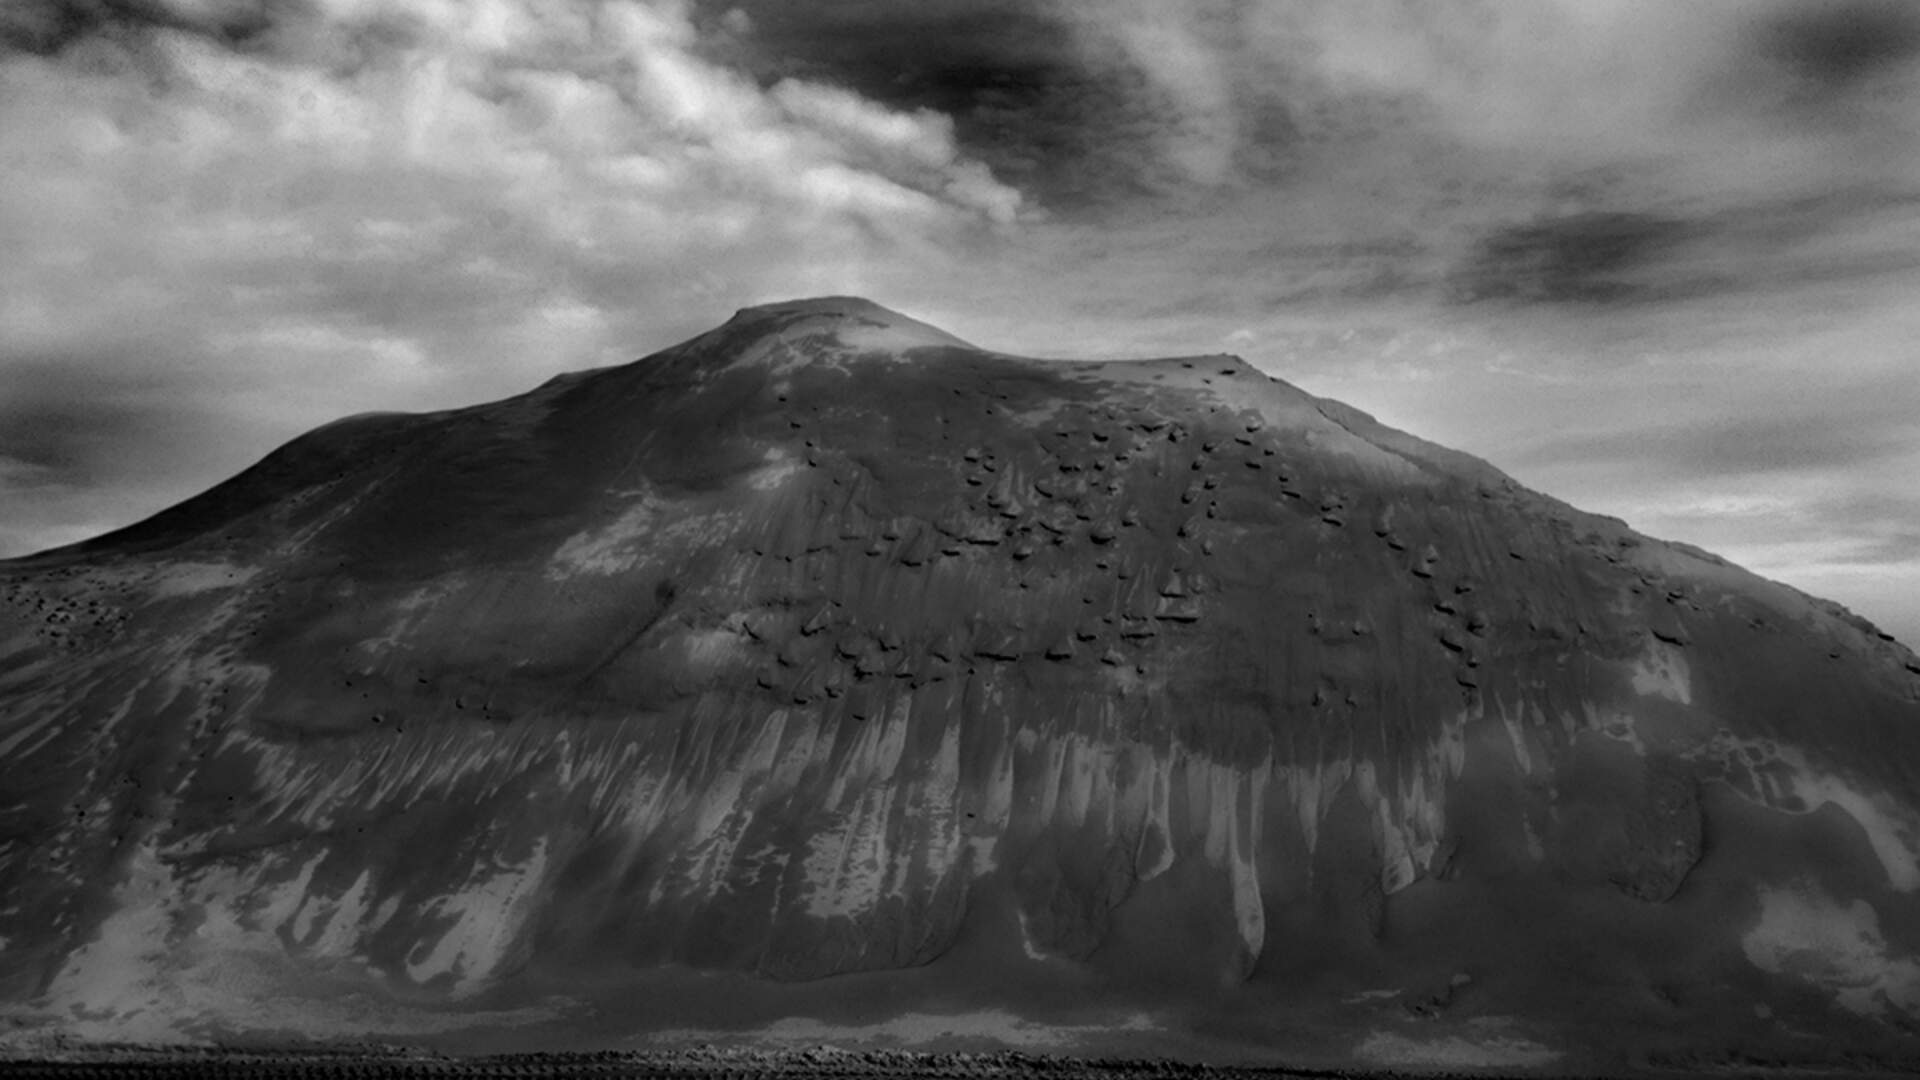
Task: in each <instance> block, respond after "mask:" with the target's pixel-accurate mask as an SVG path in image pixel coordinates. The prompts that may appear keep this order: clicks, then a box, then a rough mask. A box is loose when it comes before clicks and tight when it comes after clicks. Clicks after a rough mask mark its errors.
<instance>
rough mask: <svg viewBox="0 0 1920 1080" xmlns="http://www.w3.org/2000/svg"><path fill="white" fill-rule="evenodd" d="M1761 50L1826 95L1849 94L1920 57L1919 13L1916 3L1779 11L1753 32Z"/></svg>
mask: <svg viewBox="0 0 1920 1080" xmlns="http://www.w3.org/2000/svg"><path fill="white" fill-rule="evenodd" d="M1753 37H1754V41H1755V45H1756V49H1757V51H1758V52H1759V54H1760V55H1762V56H1764V57H1766V58H1767V59H1770V60H1773V61H1776V62H1778V63H1780V64H1782V65H1784V66H1785V67H1786V68H1787V69H1788V70H1789V71H1791V72H1792V73H1793V74H1794V75H1796V76H1798V77H1800V78H1803V79H1806V80H1808V81H1809V82H1810V83H1811V84H1813V86H1814V87H1816V88H1818V89H1820V90H1823V91H1827V92H1835V91H1844V90H1849V89H1852V88H1854V87H1856V86H1858V85H1859V84H1860V83H1862V82H1863V81H1865V80H1867V79H1869V78H1870V77H1872V76H1875V75H1880V74H1884V73H1886V72H1888V71H1889V70H1892V69H1896V68H1898V67H1900V66H1901V65H1903V64H1909V63H1911V62H1912V61H1913V60H1914V59H1915V57H1916V56H1920V7H1916V5H1914V4H1913V3H1912V2H1911V0H1829V2H1822V3H1810V4H1791V5H1780V6H1778V7H1776V9H1775V10H1774V11H1772V12H1771V13H1769V14H1767V15H1764V16H1763V17H1762V18H1761V19H1760V20H1759V22H1758V25H1757V26H1756V27H1755V31H1754V35H1753Z"/></svg>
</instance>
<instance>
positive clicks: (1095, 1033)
mask: <svg viewBox="0 0 1920 1080" xmlns="http://www.w3.org/2000/svg"><path fill="white" fill-rule="evenodd" d="M1157 1030H1160V1024H1159V1023H1158V1022H1157V1021H1156V1020H1155V1018H1154V1017H1153V1016H1151V1015H1150V1014H1147V1013H1129V1014H1125V1015H1120V1016H1115V1017H1114V1018H1113V1019H1112V1021H1111V1022H1109V1023H1100V1024H1046V1023H1041V1022H1039V1021H1034V1020H1028V1019H1026V1018H1024V1017H1021V1016H1017V1015H1015V1014H1013V1013H1010V1012H1007V1011H1005V1010H1002V1009H986V1010H981V1011H978V1012H964V1013H907V1014H905V1015H903V1016H896V1017H892V1018H890V1019H887V1020H883V1021H880V1022H879V1023H874V1024H832V1023H828V1022H826V1021H824V1020H817V1019H815V1018H813V1017H810V1016H789V1017H786V1018H784V1019H781V1020H777V1021H775V1022H773V1023H772V1024H769V1025H768V1026H766V1027H763V1028H759V1029H756V1030H753V1031H744V1032H741V1031H715V1030H707V1029H677V1030H673V1031H662V1032H659V1033H657V1034H656V1035H654V1036H651V1037H650V1041H654V1040H657V1041H659V1042H661V1043H667V1044H672V1043H709V1042H713V1043H722V1042H723V1043H738V1042H740V1041H742V1040H745V1041H747V1042H750V1043H752V1044H754V1045H757V1046H761V1047H767V1048H775V1049H778V1048H786V1047H793V1046H816V1045H822V1044H824V1045H828V1046H868V1047H874V1048H882V1047H885V1048H906V1047H914V1046H924V1045H926V1044H929V1043H933V1042H938V1041H942V1040H948V1039H985V1040H990V1041H992V1042H995V1043H998V1044H999V1045H1001V1046H1005V1047H1008V1048H1014V1049H1023V1050H1034V1049H1070V1048H1072V1047H1075V1046H1080V1045H1084V1044H1086V1043H1089V1042H1092V1041H1095V1040H1097V1039H1100V1038H1102V1037H1105V1036H1110V1035H1112V1034H1114V1033H1116V1032H1136V1033H1137V1032H1151V1031H1157Z"/></svg>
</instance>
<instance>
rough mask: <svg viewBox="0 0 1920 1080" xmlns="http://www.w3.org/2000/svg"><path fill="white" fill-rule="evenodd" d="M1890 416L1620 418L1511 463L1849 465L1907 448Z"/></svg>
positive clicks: (1707, 470)
mask: <svg viewBox="0 0 1920 1080" xmlns="http://www.w3.org/2000/svg"><path fill="white" fill-rule="evenodd" d="M1866 411H1867V410H1865V409H1863V410H1862V412H1863V413H1864V412H1866ZM1889 419H1891V418H1888V417H1884V416H1883V417H1879V418H1875V417H1872V416H1867V415H1858V416H1849V415H1813V416H1799V417H1792V418H1772V417H1729V418H1723V419H1718V420H1715V419H1698V420H1692V419H1690V420H1687V421H1684V422H1680V423H1674V424H1669V425H1664V426H1651V427H1650V426H1645V425H1641V424H1631V425H1627V424H1623V425H1622V426H1621V428H1620V429H1618V430H1615V431H1607V432H1590V433H1585V434H1577V433H1576V434H1568V435H1564V436H1561V437H1560V438H1557V439H1556V440H1555V441H1554V442H1553V443H1551V444H1550V445H1547V446H1543V447H1541V448H1539V449H1537V450H1535V451H1534V452H1532V453H1530V454H1527V455H1525V456H1524V457H1523V458H1521V459H1520V460H1519V461H1517V464H1519V465H1523V466H1529V467H1534V466H1542V465H1563V464H1570V463H1580V464H1584V465H1592V464H1595V463H1598V462H1603V461H1604V462H1614V463H1619V464H1634V465H1638V466H1640V467H1642V468H1648V469H1658V470H1664V471H1667V472H1670V473H1671V472H1685V473H1686V474H1688V475H1693V476H1701V475H1705V476H1734V475H1749V474H1755V473H1774V472H1796V473H1797V472H1808V471H1822V470H1838V469H1848V468H1855V467H1859V466H1862V465H1867V464H1870V463H1874V462H1879V461H1883V460H1885V459H1887V458H1889V457H1894V456H1897V455H1899V454H1901V453H1903V452H1905V451H1907V450H1909V449H1911V447H1912V445H1913V434H1914V433H1913V432H1912V431H1911V430H1907V429H1906V427H1905V425H1904V424H1901V423H1899V422H1898V421H1897V420H1894V421H1893V422H1888V421H1889ZM1876 420H1878V421H1879V422H1876Z"/></svg>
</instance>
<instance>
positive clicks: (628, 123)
mask: <svg viewBox="0 0 1920 1080" xmlns="http://www.w3.org/2000/svg"><path fill="white" fill-rule="evenodd" d="M0 253H3V254H0V555H9V554H22V553H25V552H28V551H31V550H36V549H39V548H43V547H47V546H51V545H54V544H58V543H64V542H68V541H72V540H76V539H80V538H82V537H85V536H89V535H92V534H94V533H97V532H100V531H103V530H106V529H108V528H111V527H114V526H118V525H122V524H125V523H127V522H129V521H132V520H135V519H137V518H140V517H142V516H145V515H146V514H149V513H151V512H153V511H155V510H157V509H159V508H161V507H163V506H166V505H168V504H171V503H173V502H176V501H178V500H180V499H181V498H184V497H186V496H187V495H190V494H192V493H193V492H195V491H198V490H200V489H203V488H205V487H207V486H209V485H210V484H212V483H215V482H217V481H218V480H220V479H222V478H224V477H226V476H228V475H230V474H232V473H233V472H235V471H237V470H238V469H240V468H242V467H244V466H245V465H247V464H249V463H250V462H252V461H253V460H255V459H257V458H258V457H260V456H261V455H262V454H264V453H265V452H267V451H268V450H270V449H271V448H272V447H274V446H275V445H277V444H279V443H281V442H283V441H285V440H286V439H288V438H291V437H292V436H294V435H296V434H298V433H300V432H301V431H303V430H305V429H307V428H310V427H313V426H315V425H317V424H320V423H323V422H325V421H327V420H329V419H331V418H334V417H337V416H339V415H342V414H347V413H353V412H359V411H365V410H373V409H427V408H439V407H445V406H450V405H457V404H466V403H470V402H474V401H480V400H486V399H490V398H495V397H499V396H503V395H506V394H510V393H515V392H518V391H521V390H524V389H527V388H529V387H530V386H532V385H534V384H536V383H538V382H540V381H542V380H544V379H545V378H547V377H548V376H550V375H551V374H553V373H554V372H555V371H557V370H561V369H567V368H579V367H588V366H597V365H602V364H608V363H615V362H620V361H624V360H629V359H633V358H635V357H638V356H641V355H644V354H646V353H648V352H651V351H653V350H655V349H657V348H660V347H663V346H665V345H667V344H670V343H672V342H674V341H677V340H680V339H682V338H685V337H687V336H690V335H692V334H694V333H697V332H699V331H701V330H704V329H707V328H709V327H711V326H712V325H714V324H716V323H719V322H721V321H723V320H724V319H726V318H727V317H728V316H729V315H730V314H731V313H732V312H733V310H734V309H735V308H738V307H740V306H743V305H746V304H751V303H758V302H764V301H769V300H775V299H783V298H791V297H795V296H804V295H815V294H822V293H857V294H862V295H866V296H869V297H872V298H873V299H875V300H878V301H879V302H881V303H883V304H886V305H888V306H891V307H894V308H897V309H900V310H903V311H905V312H907V313H909V314H912V315H915V316H917V317H920V318H922V319H925V320H927V321H930V322H933V323H935V324H937V325H940V326H942V327H945V328H946V329H949V330H952V331H954V332H955V333H958V334H960V335H961V336H962V337H966V338H968V339H970V340H972V341H975V342H977V343H979V344H982V345H985V346H988V347H992V348H998V349H1002V350H1005V351H1010V352H1024V353H1029V354H1036V355H1043V356H1079V357H1094V356H1145V355H1155V354H1166V353H1190V352H1207V351H1230V352H1235V353H1238V354H1240V355H1242V356H1244V357H1246V358H1247V359H1248V360H1249V361H1251V362H1253V363H1254V364H1256V365H1258V366H1260V367H1262V368H1264V369H1265V370H1267V371H1269V372H1271V373H1274V374H1276V375H1279V376H1280V377H1282V378H1285V379H1288V380H1290V381H1292V382H1295V383H1297V384H1298V385H1300V386H1302V387H1304V388H1306V389H1308V390H1310V391H1312V392H1315V393H1319V394H1324V395H1328V396H1333V397H1338V398H1341V399H1343V400H1346V401H1348V402H1350V403H1352V404H1354V405H1357V406H1359V407H1361V408H1363V409H1366V410H1368V411H1370V412H1373V413H1375V414H1376V415H1378V416H1379V417H1380V418H1381V419H1383V420H1385V421H1386V422H1388V423H1391V424H1393V425H1395V426H1398V427H1402V428H1405V429H1407V430H1410V431H1412V432H1414V433H1416V434H1419V435H1422V436H1425V437H1427V438H1431V439H1434V440H1437V441H1439V442H1442V443H1446V444H1449V445H1452V446H1456V447H1459V448H1461V449H1465V450H1468V451H1470V452H1473V453H1476V454H1479V455H1480V456H1483V457H1485V458H1488V459H1489V460H1491V461H1492V462H1493V463H1494V464H1496V465H1498V466H1500V467H1501V468H1503V469H1505V470H1507V471H1508V472H1510V473H1512V474H1513V475H1514V476H1516V477H1517V478H1518V479H1520V480H1521V481H1523V482H1524V483H1527V484H1529V485H1531V486H1533V487H1536V488H1539V489H1542V490H1545V491H1547V492H1550V493H1552V494H1554V495H1557V496H1559V497H1561V498H1564V499H1566V500H1568V501H1570V502H1572V503H1574V504H1576V505H1579V506H1582V507H1584V508H1587V509H1591V510H1596V511H1600V512H1603V513H1610V514H1615V515H1618V516H1621V517H1624V518H1625V519H1627V521H1628V522H1629V523H1631V524H1632V525H1634V526H1635V527H1637V528H1639V529H1641V530H1643V531H1645V532H1649V533H1651V534H1653V535H1656V536H1660V537H1666V538H1674V539H1682V540H1687V541H1690V542H1693V543H1697V544H1699V545H1701V546H1704V547H1706V548H1709V549H1711V550H1714V551H1717V552H1719V553H1721V554H1724V555H1726V556H1728V557H1729V558H1732V559H1734V560H1735V561H1738V562H1740V563H1742V564H1744V565H1746V566H1749V567H1751V568H1753V569H1755V570H1758V571H1760V572H1761V573H1764V574H1767V575H1768V576H1771V577H1776V578H1780V579H1783V580H1786V581H1788V582H1790V583H1793V584H1795V585H1798V586H1800V587H1802V588H1805V589H1807V590H1809V591H1812V592H1816V593H1819V594H1822V595H1826V596H1831V597H1833V598H1835V599H1838V600H1840V601H1842V602H1844V603H1846V604H1847V605H1848V606H1850V607H1853V608H1854V609H1855V610H1857V611H1859V612H1861V613H1862V614H1864V615H1866V616H1867V617H1869V618H1871V619H1873V620H1874V621H1876V622H1877V623H1879V624H1881V625H1882V626H1884V627H1886V628H1888V629H1890V630H1892V631H1894V632H1895V633H1897V634H1899V635H1900V636H1901V637H1902V639H1903V640H1905V641H1906V642H1908V643H1909V644H1914V645H1920V377H1917V376H1916V371H1920V303H1917V302H1916V298H1920V4H1916V3H1911V2H1909V0H1685V2H1676V0H1185V2H1179V0H1097V2H1095V0H1079V2H1069V0H910V2H909V0H722V2H714V3H708V2H704V0H687V2H668V0H660V2H604V3H602V2H589V0H571V2H569V0H545V2H541V0H284V2H272V0H253V2H245V0H234V2H229V0H84V2H78V0H66V2H40V0H6V2H5V3H4V4H0Z"/></svg>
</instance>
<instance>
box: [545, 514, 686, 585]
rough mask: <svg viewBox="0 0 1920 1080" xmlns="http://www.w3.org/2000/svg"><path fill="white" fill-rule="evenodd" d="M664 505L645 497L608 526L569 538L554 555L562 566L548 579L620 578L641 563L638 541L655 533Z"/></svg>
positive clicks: (554, 560)
mask: <svg viewBox="0 0 1920 1080" xmlns="http://www.w3.org/2000/svg"><path fill="white" fill-rule="evenodd" d="M661 508H662V507H661V502H660V500H658V499H656V498H654V497H652V496H651V495H647V494H642V495H640V497H638V498H636V499H635V500H634V501H633V502H631V503H629V504H628V505H627V508H626V509H625V510H623V511H621V512H620V516H619V517H617V518H615V519H614V520H613V521H611V522H608V523H607V524H606V525H605V526H603V527H601V528H598V529H590V530H588V531H586V532H582V533H576V534H574V535H573V536H569V537H568V538H567V540H566V542H565V543H563V544H561V545H560V547H559V549H558V550H556V551H555V552H554V553H553V558H552V560H551V561H552V562H554V563H557V564H559V565H557V566H555V567H554V568H553V569H551V570H549V571H548V573H547V577H548V578H549V579H552V580H556V581H557V580H563V579H565V578H567V577H569V576H572V575H573V574H618V573H622V572H624V571H627V570H630V569H632V568H633V567H634V566H635V565H636V564H637V563H638V562H639V554H638V551H637V543H636V542H637V541H640V540H644V539H646V537H647V536H648V534H650V533H651V532H653V530H654V527H655V526H656V525H657V524H658V523H659V521H660V519H661Z"/></svg>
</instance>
